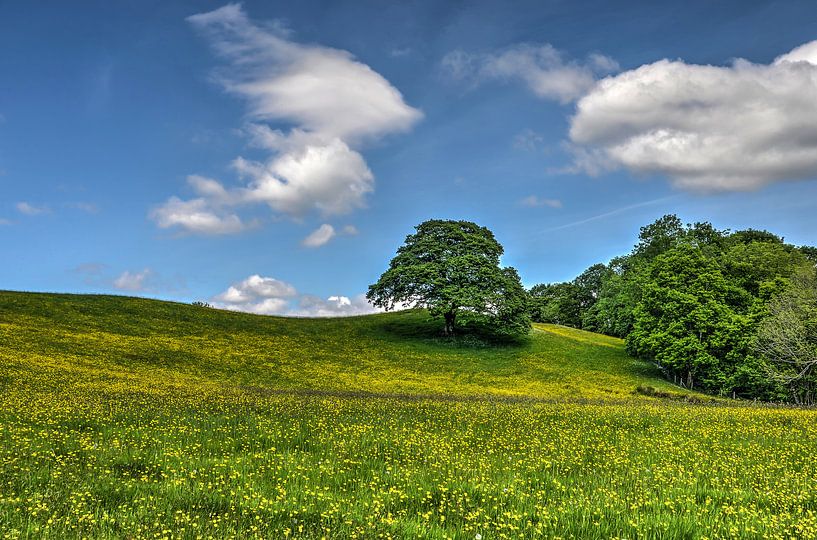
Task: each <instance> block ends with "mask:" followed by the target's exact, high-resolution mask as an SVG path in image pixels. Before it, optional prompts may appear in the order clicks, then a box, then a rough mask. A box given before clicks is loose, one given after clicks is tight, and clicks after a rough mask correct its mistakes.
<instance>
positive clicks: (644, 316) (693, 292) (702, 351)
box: [627, 245, 746, 391]
mask: <svg viewBox="0 0 817 540" xmlns="http://www.w3.org/2000/svg"><path fill="white" fill-rule="evenodd" d="M731 296H732V295H731V294H730V285H729V283H728V282H727V281H726V279H725V278H724V276H723V274H722V273H721V271H720V267H719V266H718V264H717V263H716V262H715V261H713V260H712V259H709V258H707V257H706V256H704V254H703V252H702V251H701V249H700V248H698V247H693V246H689V245H682V246H679V247H676V248H673V249H670V250H668V251H667V252H665V253H663V254H661V255H659V256H657V257H656V258H655V260H654V261H653V262H652V263H651V264H650V266H649V268H648V270H647V272H646V275H645V276H644V282H643V287H642V298H641V301H640V302H639V304H638V305H637V306H636V309H635V324H634V327H633V330H632V332H630V334H629V335H628V336H627V350H628V351H630V352H631V353H632V354H634V355H636V356H640V357H642V358H650V359H652V360H654V361H655V362H656V363H657V364H658V365H659V366H660V367H662V368H663V369H665V370H666V371H667V372H669V373H670V374H671V375H672V376H673V378H677V377H680V379H681V381H683V382H684V384H685V385H686V386H687V387H689V388H694V386H695V384H696V381H697V382H698V384H699V385H700V386H703V387H704V388H706V389H708V390H716V391H717V390H720V389H721V387H722V386H723V383H724V381H725V379H726V378H727V375H726V374H725V373H723V370H722V369H721V368H722V366H721V360H724V359H726V357H728V356H729V355H732V354H735V353H736V352H738V351H739V348H740V346H741V336H742V335H744V333H745V330H746V320H745V318H744V317H741V316H740V315H738V314H737V313H736V312H735V311H734V309H733V308H732V306H731V305H730V304H729V299H730V297H731Z"/></svg>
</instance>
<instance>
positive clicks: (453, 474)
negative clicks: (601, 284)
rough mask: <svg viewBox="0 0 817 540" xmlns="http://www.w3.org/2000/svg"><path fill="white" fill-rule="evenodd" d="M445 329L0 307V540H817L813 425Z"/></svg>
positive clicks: (202, 311) (83, 300) (541, 336)
mask: <svg viewBox="0 0 817 540" xmlns="http://www.w3.org/2000/svg"><path fill="white" fill-rule="evenodd" d="M438 331H439V328H438V326H437V325H435V324H434V323H433V322H431V321H429V319H428V317H427V315H426V314H425V313H424V312H422V311H410V312H401V313H392V314H384V315H374V316H366V317H357V318H349V319H321V320H305V319H284V318H276V317H261V316H253V315H246V314H238V313H229V312H224V311H217V310H212V309H207V308H197V307H193V306H188V305H182V304H175V303H169V302H157V301H153V300H143V299H134V298H122V297H110V296H72V295H54V294H25V293H13V292H5V293H0V344H2V347H0V538H37V539H39V538H47V539H54V540H57V539H59V540H63V539H68V538H134V539H136V538H139V539H142V538H144V539H147V538H154V539H155V538H163V539H171V538H172V539H194V538H195V539H198V538H208V539H209V538H213V539H224V538H257V539H262V538H314V539H318V538H337V539H347V538H431V539H439V540H443V539H452V538H457V539H475V538H476V539H479V538H484V539H485V540H488V539H490V538H553V537H561V538H597V539H602V538H613V537H618V538H655V539H663V538H704V537H707V538H761V537H763V538H780V539H788V538H792V539H793V538H798V539H804V538H808V539H817V514H815V499H814V494H813V486H814V485H815V482H817V468H815V466H814V460H813V459H812V457H813V455H814V453H815V449H817V431H815V430H814V420H815V415H814V411H809V410H803V409H784V408H768V407H764V408H761V407H753V406H751V405H748V404H746V403H743V404H742V406H717V407H713V406H703V405H698V404H695V403H686V402H679V401H674V400H666V399H656V398H652V397H646V396H643V395H640V394H634V393H633V390H634V389H635V388H636V387H637V386H638V385H650V386H654V387H656V388H663V389H669V387H668V386H667V385H666V383H664V382H663V381H661V380H660V379H658V378H657V377H656V373H655V372H654V371H653V369H652V368H651V366H650V365H648V364H645V363H642V362H640V361H635V360H632V359H630V358H628V357H627V356H626V355H625V354H624V352H623V350H622V344H621V342H620V341H619V340H616V339H612V338H606V337H602V336H598V335H594V334H590V333H587V332H581V331H576V330H571V329H567V328H564V327H558V326H548V325H542V326H537V327H536V329H535V330H534V331H533V332H532V333H531V335H530V337H529V338H528V339H527V340H525V341H524V342H523V343H521V344H517V345H504V346H500V345H496V344H490V343H487V342H483V341H480V340H477V339H475V338H460V339H458V340H455V341H447V340H443V339H440V338H438V337H437V334H438ZM671 390H672V392H674V393H675V394H676V395H677V393H678V392H679V391H678V390H677V389H671ZM411 396H414V398H412V397H411ZM421 397H429V398H433V399H421Z"/></svg>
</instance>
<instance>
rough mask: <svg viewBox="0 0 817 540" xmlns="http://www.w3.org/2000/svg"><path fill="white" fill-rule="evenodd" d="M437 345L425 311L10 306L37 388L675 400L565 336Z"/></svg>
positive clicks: (609, 346) (61, 303)
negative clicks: (287, 313) (326, 313)
mask: <svg viewBox="0 0 817 540" xmlns="http://www.w3.org/2000/svg"><path fill="white" fill-rule="evenodd" d="M438 334H439V322H436V321H432V320H430V318H429V317H428V315H427V314H426V313H425V312H424V311H420V310H412V311H405V312H397V313H388V314H380V315H371V316H362V317H353V318H342V319H293V318H283V317H267V316H257V315H249V314H243V313H232V312H227V311H221V310H215V309H208V308H201V307H195V306H190V305H185V304H178V303H172V302H161V301H156V300H147V299H140V298H128V297H119V296H96V295H93V296H91V295H88V296H83V295H60V294H31V293H18V292H2V293H0V341H2V342H3V344H4V346H3V347H2V349H0V359H2V362H3V363H4V364H5V366H6V367H5V371H6V372H5V374H4V375H3V379H5V380H6V381H7V382H8V381H11V377H12V375H10V373H12V372H16V373H18V374H19V375H20V376H19V380H34V379H42V374H43V372H44V371H46V370H47V371H50V372H52V373H53V374H55V375H57V374H59V373H60V372H63V375H62V377H58V378H63V379H64V380H66V381H69V380H76V381H81V383H82V384H88V383H89V382H90V381H91V380H97V381H102V382H104V383H105V384H108V385H115V384H117V383H118V382H123V381H127V382H128V384H132V385H134V388H135V387H136V385H137V384H144V385H163V384H171V383H180V382H186V383H191V382H193V383H197V384H206V385H222V386H225V387H229V388H232V389H243V390H258V389H261V390H299V391H300V390H316V391H327V392H352V393H355V392H357V393H359V392H368V393H380V394H413V395H417V394H419V395H457V396H487V395H490V396H514V397H520V398H538V399H557V400H563V399H567V400H577V399H599V398H603V399H606V400H609V399H622V398H630V397H632V395H633V391H634V390H635V388H636V387H637V386H639V385H649V386H653V387H656V388H662V389H667V390H668V389H670V385H668V384H667V383H666V382H664V381H663V380H661V379H660V377H659V376H658V373H657V371H656V370H655V369H654V368H653V367H652V366H650V365H649V364H647V363H645V362H642V361H638V360H634V359H632V358H630V357H628V356H627V355H626V353H625V352H624V349H623V343H622V341H621V340H618V339H615V338H610V337H606V336H601V335H597V334H592V333H589V332H583V331H580V330H574V329H570V328H566V327H560V326H555V325H536V327H535V328H534V331H533V332H532V333H531V335H530V337H529V338H528V339H526V340H524V341H523V342H522V343H519V344H513V345H501V344H494V343H489V342H484V341H481V340H479V339H477V338H473V337H470V336H464V337H461V338H459V339H456V340H453V341H451V340H445V339H441V338H439V337H437V336H438ZM26 374H28V375H26ZM69 374H70V375H69ZM14 378H15V379H16V378H17V377H14ZM3 379H0V381H2V380H3ZM137 381H139V382H138V383H137ZM672 390H673V391H678V389H674V388H673V389H672Z"/></svg>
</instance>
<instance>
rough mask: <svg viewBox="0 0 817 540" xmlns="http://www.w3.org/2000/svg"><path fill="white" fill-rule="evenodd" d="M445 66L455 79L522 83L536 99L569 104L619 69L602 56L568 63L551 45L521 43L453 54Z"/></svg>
mask: <svg viewBox="0 0 817 540" xmlns="http://www.w3.org/2000/svg"><path fill="white" fill-rule="evenodd" d="M442 63H443V67H444V68H445V69H446V70H447V71H448V73H449V74H450V75H451V76H452V77H453V78H455V79H458V80H464V81H470V82H471V83H472V84H479V83H481V82H483V81H488V80H500V81H522V82H523V83H525V84H526V85H527V86H528V88H529V89H530V90H531V91H532V92H533V93H534V94H536V95H537V96H539V97H542V98H547V99H554V100H556V101H558V102H560V103H562V104H566V103H570V102H571V101H574V100H576V99H578V98H580V97H581V96H583V95H585V94H586V93H587V92H588V91H589V90H590V89H591V88H592V87H593V86H594V85H595V83H596V79H597V77H598V76H599V75H603V74H606V73H610V72H612V71H615V70H617V69H618V64H617V63H616V62H615V60H613V59H611V58H609V57H606V56H602V55H599V54H593V55H590V56H589V57H588V59H587V61H586V62H584V63H581V62H577V61H571V60H567V59H566V58H565V56H564V54H562V53H561V52H560V51H558V50H556V49H555V48H554V47H553V46H552V45H550V44H548V43H545V44H520V45H515V46H513V47H509V48H507V49H504V50H502V51H499V52H492V53H482V54H472V53H467V52H464V51H460V50H457V51H452V52H450V53H448V54H447V55H445V57H444V58H443V61H442Z"/></svg>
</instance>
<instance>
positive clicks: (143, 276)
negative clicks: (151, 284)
mask: <svg viewBox="0 0 817 540" xmlns="http://www.w3.org/2000/svg"><path fill="white" fill-rule="evenodd" d="M152 273H153V272H152V271H151V270H150V268H145V269H144V270H142V271H141V272H130V271H127V270H126V271H124V272H122V273H121V274H120V275H119V277H117V278H116V279H114V280H113V286H114V288H115V289H119V290H120V291H131V292H144V291H145V290H147V281H148V279H149V278H150V277H151V275H152Z"/></svg>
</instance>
